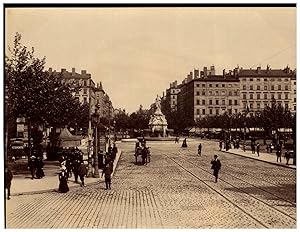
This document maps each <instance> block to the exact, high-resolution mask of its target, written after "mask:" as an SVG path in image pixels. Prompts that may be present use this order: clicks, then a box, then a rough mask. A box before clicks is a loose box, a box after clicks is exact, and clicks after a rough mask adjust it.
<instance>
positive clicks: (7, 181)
mask: <svg viewBox="0 0 300 232" xmlns="http://www.w3.org/2000/svg"><path fill="white" fill-rule="evenodd" d="M12 178H13V174H12V172H11V170H10V169H9V168H8V167H5V188H6V189H7V200H9V199H10V186H11V180H12Z"/></svg>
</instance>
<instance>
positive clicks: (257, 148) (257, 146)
mask: <svg viewBox="0 0 300 232" xmlns="http://www.w3.org/2000/svg"><path fill="white" fill-rule="evenodd" d="M259 147H260V145H259V142H257V144H256V152H257V156H259Z"/></svg>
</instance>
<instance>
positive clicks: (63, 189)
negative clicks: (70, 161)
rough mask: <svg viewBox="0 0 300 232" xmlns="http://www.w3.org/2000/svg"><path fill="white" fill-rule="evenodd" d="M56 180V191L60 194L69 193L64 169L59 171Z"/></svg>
mask: <svg viewBox="0 0 300 232" xmlns="http://www.w3.org/2000/svg"><path fill="white" fill-rule="evenodd" d="M58 179H59V186H58V191H59V192H60V193H66V192H68V191H69V186H68V176H67V170H66V167H62V168H61V171H60V173H59V175H58Z"/></svg>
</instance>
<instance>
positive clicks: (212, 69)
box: [210, 65, 216, 75]
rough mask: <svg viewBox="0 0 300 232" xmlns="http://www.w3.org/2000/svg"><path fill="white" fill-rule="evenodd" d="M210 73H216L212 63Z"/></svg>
mask: <svg viewBox="0 0 300 232" xmlns="http://www.w3.org/2000/svg"><path fill="white" fill-rule="evenodd" d="M210 73H211V75H216V70H215V66H214V65H212V66H210Z"/></svg>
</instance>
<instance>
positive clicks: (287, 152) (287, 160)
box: [284, 150, 291, 165]
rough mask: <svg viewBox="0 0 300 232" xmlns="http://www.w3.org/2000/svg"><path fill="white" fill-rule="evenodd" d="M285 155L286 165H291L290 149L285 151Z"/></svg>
mask: <svg viewBox="0 0 300 232" xmlns="http://www.w3.org/2000/svg"><path fill="white" fill-rule="evenodd" d="M284 157H285V159H286V165H289V160H290V158H291V152H290V151H289V150H287V151H286V152H285V153H284Z"/></svg>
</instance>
